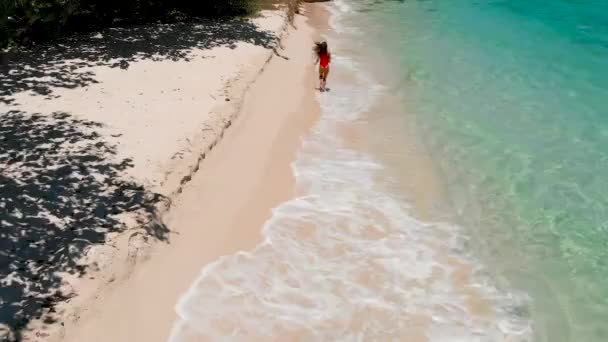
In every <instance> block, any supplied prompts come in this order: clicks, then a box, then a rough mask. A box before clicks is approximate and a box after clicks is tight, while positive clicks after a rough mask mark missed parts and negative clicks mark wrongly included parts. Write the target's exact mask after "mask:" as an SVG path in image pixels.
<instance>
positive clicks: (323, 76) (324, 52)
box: [314, 42, 331, 91]
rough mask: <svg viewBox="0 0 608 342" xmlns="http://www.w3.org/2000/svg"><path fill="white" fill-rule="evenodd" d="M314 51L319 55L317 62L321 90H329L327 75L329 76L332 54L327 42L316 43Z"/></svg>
mask: <svg viewBox="0 0 608 342" xmlns="http://www.w3.org/2000/svg"><path fill="white" fill-rule="evenodd" d="M314 51H315V53H316V54H317V61H316V62H315V64H316V63H319V90H320V91H325V90H327V88H326V85H327V75H329V63H330V62H331V54H330V53H329V50H328V48H327V42H316V43H315V47H314Z"/></svg>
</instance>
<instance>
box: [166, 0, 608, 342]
mask: <svg viewBox="0 0 608 342" xmlns="http://www.w3.org/2000/svg"><path fill="white" fill-rule="evenodd" d="M327 6H328V9H329V11H330V12H331V18H330V26H331V29H332V30H331V32H329V33H328V34H327V36H326V39H327V41H328V42H329V46H330V49H331V51H332V53H333V61H332V73H331V75H330V80H329V83H328V86H329V87H330V89H331V90H330V91H329V92H328V93H323V94H319V95H318V99H319V102H320V104H321V109H322V114H321V118H320V120H319V122H318V123H317V124H316V125H315V127H314V128H313V130H312V132H311V133H310V135H309V136H308V137H307V138H306V139H305V141H304V143H303V146H302V148H301V150H300V152H299V154H298V157H297V160H296V161H295V162H294V164H293V170H294V174H295V176H296V181H297V184H298V188H299V189H301V193H300V195H299V196H298V197H296V198H294V199H292V200H290V201H288V202H285V203H283V204H281V205H280V206H278V207H277V208H275V209H274V211H273V217H272V218H271V219H270V220H269V221H268V222H267V223H266V224H265V226H264V229H263V236H264V241H263V242H262V243H261V244H260V245H258V247H257V248H256V249H255V250H253V251H249V252H241V253H238V254H235V255H231V256H226V257H223V258H221V259H220V260H218V261H216V262H214V263H212V264H211V265H208V266H206V267H205V269H204V270H203V273H202V275H201V277H200V278H199V279H198V280H197V282H196V284H194V285H193V287H192V289H191V291H190V292H189V293H188V294H187V295H186V297H184V299H183V300H182V301H181V302H180V305H179V311H180V316H181V317H182V318H183V320H182V322H180V324H181V326H182V328H184V327H185V328H184V329H189V330H191V331H194V332H195V333H196V334H199V335H200V336H206V337H208V338H209V339H211V340H229V341H251V340H302V341H550V342H554V341H585V342H587V341H589V342H591V341H608V325H606V322H607V321H608V174H607V173H606V172H607V171H608V79H607V76H608V58H607V57H608V1H592V0H589V1H575V0H495V1H484V0H459V1H454V0H426V1H422V0H418V1H408V0H402V1H381V0H376V1H364V0H361V1H346V0H335V1H333V2H331V3H328V5H327ZM173 340H174V341H179V340H180V338H179V336H174V337H173Z"/></svg>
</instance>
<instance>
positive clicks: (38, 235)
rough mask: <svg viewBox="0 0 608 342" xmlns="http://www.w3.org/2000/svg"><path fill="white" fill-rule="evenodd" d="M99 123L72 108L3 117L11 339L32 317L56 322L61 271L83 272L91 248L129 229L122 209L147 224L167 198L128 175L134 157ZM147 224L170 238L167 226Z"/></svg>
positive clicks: (2, 214) (1, 203)
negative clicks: (120, 153)
mask: <svg viewBox="0 0 608 342" xmlns="http://www.w3.org/2000/svg"><path fill="white" fill-rule="evenodd" d="M100 127H101V124H99V123H95V122H91V121H86V120H77V119H74V118H72V117H71V116H70V115H69V114H66V113H54V114H53V115H51V116H48V115H28V114H25V113H23V112H20V111H10V112H8V113H6V114H4V115H2V117H1V119H0V330H1V329H2V326H4V327H5V329H6V328H7V327H8V329H9V330H10V332H11V334H12V335H13V336H12V337H11V338H10V339H14V340H20V335H19V334H20V330H21V329H22V328H23V327H25V326H26V325H27V324H28V323H29V322H30V321H31V320H32V319H36V318H40V317H41V316H43V317H48V318H47V319H46V323H52V322H53V318H52V317H53V313H54V311H55V309H54V307H55V305H56V304H57V303H58V302H59V301H62V300H65V299H66V298H67V297H66V296H67V293H65V291H62V290H61V289H62V285H63V283H62V278H61V276H60V275H59V274H58V273H60V272H61V273H69V274H73V275H76V276H83V275H84V273H85V271H86V267H85V266H83V265H82V264H81V263H79V260H81V259H82V257H83V256H85V253H86V252H87V250H88V248H89V247H90V246H92V245H95V244H101V243H104V242H105V241H106V239H107V238H108V234H110V233H117V232H121V231H124V230H125V228H126V227H125V225H124V224H123V223H122V222H121V221H120V220H119V218H118V217H119V215H122V214H126V213H132V214H136V213H137V214H138V215H137V217H139V219H140V221H141V222H142V223H143V222H144V221H143V220H150V219H153V218H155V216H154V215H155V214H154V213H155V210H154V205H155V204H156V203H158V202H159V201H160V200H163V198H162V196H160V195H158V194H154V193H150V192H148V191H146V189H144V188H143V187H142V186H140V185H138V184H136V183H134V182H131V181H128V180H125V175H124V171H125V170H126V169H127V168H130V167H131V166H132V162H131V160H129V159H119V158H118V157H117V155H116V147H115V146H114V145H112V144H109V143H107V142H105V141H104V139H103V138H102V136H101V135H100V134H99V133H98V129H99V128H100ZM146 229H147V230H148V231H147V233H148V235H150V236H153V237H155V238H157V239H159V240H164V241H167V240H168V233H169V231H168V229H167V228H166V227H165V226H164V225H162V224H160V223H158V224H155V225H148V226H147V228H146ZM49 315H50V316H49ZM5 338H7V339H8V338H9V337H5ZM0 340H3V336H2V332H1V331H0Z"/></svg>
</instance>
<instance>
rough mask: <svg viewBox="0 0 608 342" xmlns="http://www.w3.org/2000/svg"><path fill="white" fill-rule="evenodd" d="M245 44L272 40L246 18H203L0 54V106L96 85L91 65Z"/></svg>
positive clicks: (118, 64) (178, 56)
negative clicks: (27, 94)
mask: <svg viewBox="0 0 608 342" xmlns="http://www.w3.org/2000/svg"><path fill="white" fill-rule="evenodd" d="M237 42H248V43H251V44H255V45H258V46H262V47H264V48H269V49H274V46H275V44H276V42H277V37H276V36H275V35H274V34H273V33H271V32H267V31H262V30H260V29H259V28H258V27H257V26H256V25H255V24H253V23H252V22H250V21H248V20H246V19H238V18H237V19H230V20H221V21H219V20H206V19H197V20H194V21H189V22H187V23H176V24H151V25H141V26H135V27H128V28H111V29H106V30H104V31H102V32H100V33H99V34H90V35H82V36H75V37H72V38H69V39H63V40H59V41H55V42H53V43H51V44H45V45H42V46H39V47H34V48H30V49H27V50H23V51H20V52H13V53H4V54H0V103H5V104H11V103H14V99H13V98H12V95H14V94H16V93H19V92H23V91H28V90H31V91H34V92H35V93H36V94H39V95H46V96H48V97H49V98H52V93H53V91H52V89H53V88H55V87H59V88H76V87H83V86H86V85H89V84H91V83H96V82H97V81H96V79H95V74H94V73H93V72H91V71H86V70H83V68H86V67H90V66H109V67H113V68H115V67H119V68H122V69H127V68H128V67H129V64H130V63H132V62H135V61H139V60H144V59H151V60H167V59H169V60H188V59H189V56H190V51H191V50H192V49H194V48H199V49H210V48H213V47H217V46H227V47H230V48H235V47H236V43H237Z"/></svg>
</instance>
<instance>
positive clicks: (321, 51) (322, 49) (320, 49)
mask: <svg viewBox="0 0 608 342" xmlns="http://www.w3.org/2000/svg"><path fill="white" fill-rule="evenodd" d="M313 50H314V51H315V53H316V54H317V56H318V57H321V56H325V55H327V54H328V49H327V42H315V46H314V48H313Z"/></svg>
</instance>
